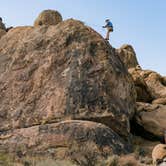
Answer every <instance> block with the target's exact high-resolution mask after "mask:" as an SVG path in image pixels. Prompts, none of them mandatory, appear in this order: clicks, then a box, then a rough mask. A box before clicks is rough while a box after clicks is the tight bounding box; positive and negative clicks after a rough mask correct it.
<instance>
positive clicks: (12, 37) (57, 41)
mask: <svg viewBox="0 0 166 166" xmlns="http://www.w3.org/2000/svg"><path fill="white" fill-rule="evenodd" d="M4 48H5V49H4ZM0 91H1V94H0V95H1V96H0V105H1V107H0V131H1V132H2V135H3V134H4V132H7V133H8V132H9V137H8V136H5V135H4V138H5V141H3V139H4V138H3V136H2V137H1V139H2V141H1V146H2V147H4V148H5V147H6V146H7V145H11V146H12V144H13V146H15V145H16V147H17V143H16V144H15V143H14V142H13V141H14V140H18V141H17V142H19V139H20V143H19V144H22V145H23V146H24V145H25V147H26V146H28V145H29V143H28V142H26V141H29V140H30V137H33V138H32V139H34V142H35V141H37V142H38V140H40V143H41V144H40V147H42V146H43V148H44V146H45V144H44V142H45V141H46V142H47V141H48V142H47V143H48V144H47V145H46V147H47V146H49V145H50V144H51V142H52V144H54V143H55V145H57V143H56V142H54V141H59V140H55V139H54V138H57V135H56V136H54V134H53V135H51V131H50V132H49V133H48V136H47V135H46V134H43V135H42V134H41V133H40V132H38V131H39V129H40V126H41V125H42V124H52V125H53V126H57V125H59V126H61V125H62V124H64V123H63V122H64V121H66V120H86V121H93V122H97V123H102V124H104V125H106V126H107V129H108V132H110V130H111V129H112V130H113V131H114V132H116V133H118V134H119V135H121V136H123V137H124V138H126V139H128V135H129V134H130V126H129V120H130V119H131V118H132V116H133V114H134V108H135V99H136V94H135V89H134V84H133V82H132V79H131V77H130V75H129V74H128V72H127V70H126V68H125V66H124V64H123V63H122V62H121V60H120V59H119V57H118V56H117V54H116V52H115V49H113V48H112V47H111V46H110V45H109V44H108V43H107V42H106V41H105V40H104V39H103V38H102V37H101V36H100V35H99V34H98V33H96V32H95V31H94V30H93V29H91V28H89V27H86V26H85V25H84V24H83V23H82V22H80V21H76V20H73V19H70V20H67V21H63V22H61V23H59V24H57V25H56V26H36V27H17V28H13V29H11V30H10V31H9V32H8V33H7V34H6V35H5V36H4V37H3V38H2V39H1V40H0ZM73 124H75V122H73V123H71V126H70V128H69V130H67V131H69V135H70V134H71V133H73V134H74V133H75V135H77V132H78V130H75V128H73V127H74V125H73ZM81 124H82V123H81ZM81 124H80V125H81ZM84 124H85V125H86V124H87V127H85V128H84V127H83V128H82V129H81V131H82V130H83V131H84V130H85V133H84V132H83V133H82V134H83V137H84V135H86V134H87V135H88V134H89V124H90V122H89V123H86V122H85V123H84ZM52 125H51V126H52ZM85 125H84V126H85ZM97 125H98V124H97ZM38 126H39V127H38ZM76 126H77V125H76ZM46 127H47V126H46ZM25 128H26V129H25ZM55 128H56V127H55ZM62 128H63V127H62ZM65 128H67V126H66V127H65ZM72 128H73V129H72ZM109 128H110V129H109ZM107 129H106V130H107ZM48 130H49V126H48ZM56 130H58V132H59V136H58V138H59V139H61V137H60V135H61V134H62V138H63V137H64V136H63V134H64V133H63V129H62V131H61V127H59V129H56ZM59 130H60V131H59ZM94 130H96V128H95V129H94ZM104 130H105V129H104ZM106 130H105V131H103V132H99V133H100V134H99V133H96V132H97V131H94V133H95V134H96V135H97V137H98V136H99V135H100V136H101V137H103V138H104V139H105V141H106V142H107V141H108V140H109V139H110V141H113V140H114V139H113V138H116V136H115V135H114V134H112V138H111V137H110V136H109V134H108V135H107V134H106V136H105V134H104V133H107V131H106ZM112 130H111V132H112ZM33 131H34V133H33ZM81 131H80V132H81ZM45 132H46V131H45ZM56 132H57V131H56ZM10 133H11V134H12V135H11V136H10ZM24 134H25V135H26V134H27V138H24ZM33 134H34V135H33ZM37 137H38V138H37ZM47 137H48V138H49V139H50V140H46V139H47ZM73 137H74V136H73ZM80 137H81V136H80ZM92 137H93V136H92ZM97 137H95V139H93V141H94V142H96V140H97ZM93 138H94V137H93ZM65 139H66V140H67V141H68V138H65ZM117 140H119V138H118V139H117ZM100 141H101V142H100ZM105 141H104V142H105ZM5 142H7V144H6V143H5ZM21 142H22V143H21ZM32 142H33V141H32ZM99 142H100V143H101V144H102V139H100V138H99V139H98V143H99ZM104 142H103V144H104ZM120 142H121V144H122V145H124V144H123V141H120ZM120 142H119V143H118V144H120ZM100 143H99V144H100ZM52 144H51V145H52ZM62 144H63V143H62ZM113 144H116V142H110V143H109V144H108V147H109V148H113V149H116V148H117V147H116V146H115V145H113ZM35 148H36V149H37V148H38V146H37V145H36V144H34V147H33V148H32V149H35ZM36 149H35V150H36ZM121 149H123V148H122V147H121ZM8 150H10V149H8ZM115 151H116V150H115ZM122 151H123V150H122Z"/></svg>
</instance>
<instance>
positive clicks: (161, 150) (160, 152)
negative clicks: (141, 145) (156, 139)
mask: <svg viewBox="0 0 166 166" xmlns="http://www.w3.org/2000/svg"><path fill="white" fill-rule="evenodd" d="M165 157H166V145H165V144H158V145H156V146H155V147H154V149H153V151H152V158H153V164H154V165H161V164H162V162H163V159H164V158H165ZM164 165H165V162H164V164H163V166H164ZM161 166H162V165H161Z"/></svg>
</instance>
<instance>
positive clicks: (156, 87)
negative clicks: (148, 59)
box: [140, 70, 166, 99]
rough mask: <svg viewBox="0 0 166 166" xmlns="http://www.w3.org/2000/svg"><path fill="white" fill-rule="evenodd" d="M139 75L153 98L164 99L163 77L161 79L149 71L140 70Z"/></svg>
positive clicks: (165, 87) (165, 85)
mask: <svg viewBox="0 0 166 166" xmlns="http://www.w3.org/2000/svg"><path fill="white" fill-rule="evenodd" d="M140 75H141V76H142V77H143V78H144V80H145V82H146V84H147V85H148V87H149V89H150V91H151V94H152V96H153V98H155V99H157V98H166V82H165V77H162V76H161V75H160V74H158V73H156V72H154V71H150V70H142V71H141V72H140Z"/></svg>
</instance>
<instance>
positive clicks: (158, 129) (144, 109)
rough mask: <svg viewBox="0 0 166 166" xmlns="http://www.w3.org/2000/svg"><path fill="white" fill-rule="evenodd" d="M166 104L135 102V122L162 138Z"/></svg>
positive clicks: (165, 124) (165, 121)
mask: <svg viewBox="0 0 166 166" xmlns="http://www.w3.org/2000/svg"><path fill="white" fill-rule="evenodd" d="M165 119H166V106H164V105H158V104H148V103H137V112H136V115H135V120H136V123H138V124H139V125H140V126H142V127H143V128H144V130H145V131H147V132H149V133H152V134H153V135H155V136H157V137H160V138H162V137H163V133H164V130H165V127H166V120H165Z"/></svg>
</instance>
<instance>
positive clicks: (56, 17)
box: [34, 10, 62, 27]
mask: <svg viewBox="0 0 166 166" xmlns="http://www.w3.org/2000/svg"><path fill="white" fill-rule="evenodd" d="M60 22H62V16H61V14H60V13H59V12H58V11H54V10H44V11H43V12H41V13H40V14H39V16H38V17H37V19H36V20H35V22H34V26H35V27H36V26H41V25H57V24H58V23H60Z"/></svg>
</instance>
